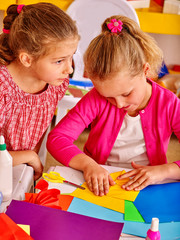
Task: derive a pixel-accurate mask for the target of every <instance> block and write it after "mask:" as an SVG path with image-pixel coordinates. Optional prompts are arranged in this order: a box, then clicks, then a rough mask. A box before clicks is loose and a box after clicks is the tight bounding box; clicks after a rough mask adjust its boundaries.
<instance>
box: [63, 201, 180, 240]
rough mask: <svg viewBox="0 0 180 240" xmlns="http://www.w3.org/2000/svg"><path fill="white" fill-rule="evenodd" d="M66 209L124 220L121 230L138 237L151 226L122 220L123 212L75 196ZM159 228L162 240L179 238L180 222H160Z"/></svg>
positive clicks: (114, 219)
mask: <svg viewBox="0 0 180 240" xmlns="http://www.w3.org/2000/svg"><path fill="white" fill-rule="evenodd" d="M68 211H69V212H74V213H79V214H82V215H85V216H89V217H94V218H100V219H103V220H108V221H114V222H121V223H122V222H124V227H123V230H122V232H123V233H126V234H131V235H135V236H139V237H146V232H147V231H148V229H149V228H150V226H151V224H147V223H140V222H131V221H124V214H122V213H119V212H116V211H113V210H110V209H107V208H103V207H101V206H98V205H95V204H93V203H90V202H87V201H84V200H82V199H79V198H75V197H74V198H73V200H72V202H71V205H70V207H69V209H68ZM159 229H160V233H161V239H162V240H178V239H180V222H171V223H160V226H159Z"/></svg>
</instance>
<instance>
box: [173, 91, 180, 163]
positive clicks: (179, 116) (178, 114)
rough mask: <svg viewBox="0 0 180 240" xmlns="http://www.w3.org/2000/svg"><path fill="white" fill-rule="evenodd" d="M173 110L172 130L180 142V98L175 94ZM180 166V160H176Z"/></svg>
mask: <svg viewBox="0 0 180 240" xmlns="http://www.w3.org/2000/svg"><path fill="white" fill-rule="evenodd" d="M173 106H174V108H173V112H172V116H173V117H172V130H173V132H174V134H175V135H176V136H177V138H178V140H179V142H180V99H179V98H178V97H176V95H175V94H174V104H173ZM174 163H176V164H177V165H178V166H179V167H180V160H179V161H175V162H174Z"/></svg>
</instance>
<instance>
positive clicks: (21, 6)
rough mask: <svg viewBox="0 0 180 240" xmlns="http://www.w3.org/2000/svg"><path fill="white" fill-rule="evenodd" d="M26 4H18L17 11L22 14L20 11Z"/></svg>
mask: <svg viewBox="0 0 180 240" xmlns="http://www.w3.org/2000/svg"><path fill="white" fill-rule="evenodd" d="M24 6H25V5H24V4H20V5H18V6H17V12H18V13H19V14H20V12H21V11H22V9H23V7H24Z"/></svg>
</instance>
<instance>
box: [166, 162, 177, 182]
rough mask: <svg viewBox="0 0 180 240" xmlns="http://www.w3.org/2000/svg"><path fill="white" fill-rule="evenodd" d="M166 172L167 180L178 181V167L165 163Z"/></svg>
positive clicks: (174, 164)
mask: <svg viewBox="0 0 180 240" xmlns="http://www.w3.org/2000/svg"><path fill="white" fill-rule="evenodd" d="M166 169H167V171H166V172H165V174H166V175H165V176H166V177H165V178H166V179H167V178H168V179H175V180H178V179H180V167H179V166H178V165H177V164H176V163H167V164H166Z"/></svg>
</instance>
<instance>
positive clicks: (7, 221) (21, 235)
mask: <svg viewBox="0 0 180 240" xmlns="http://www.w3.org/2000/svg"><path fill="white" fill-rule="evenodd" d="M0 239H2V240H5V239H23V240H33V239H32V237H31V236H29V235H28V234H27V233H26V232H25V231H24V230H23V229H22V228H21V227H19V226H18V225H17V224H16V223H15V222H14V221H13V220H12V219H11V218H10V217H9V216H8V215H7V214H5V213H1V214H0Z"/></svg>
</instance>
